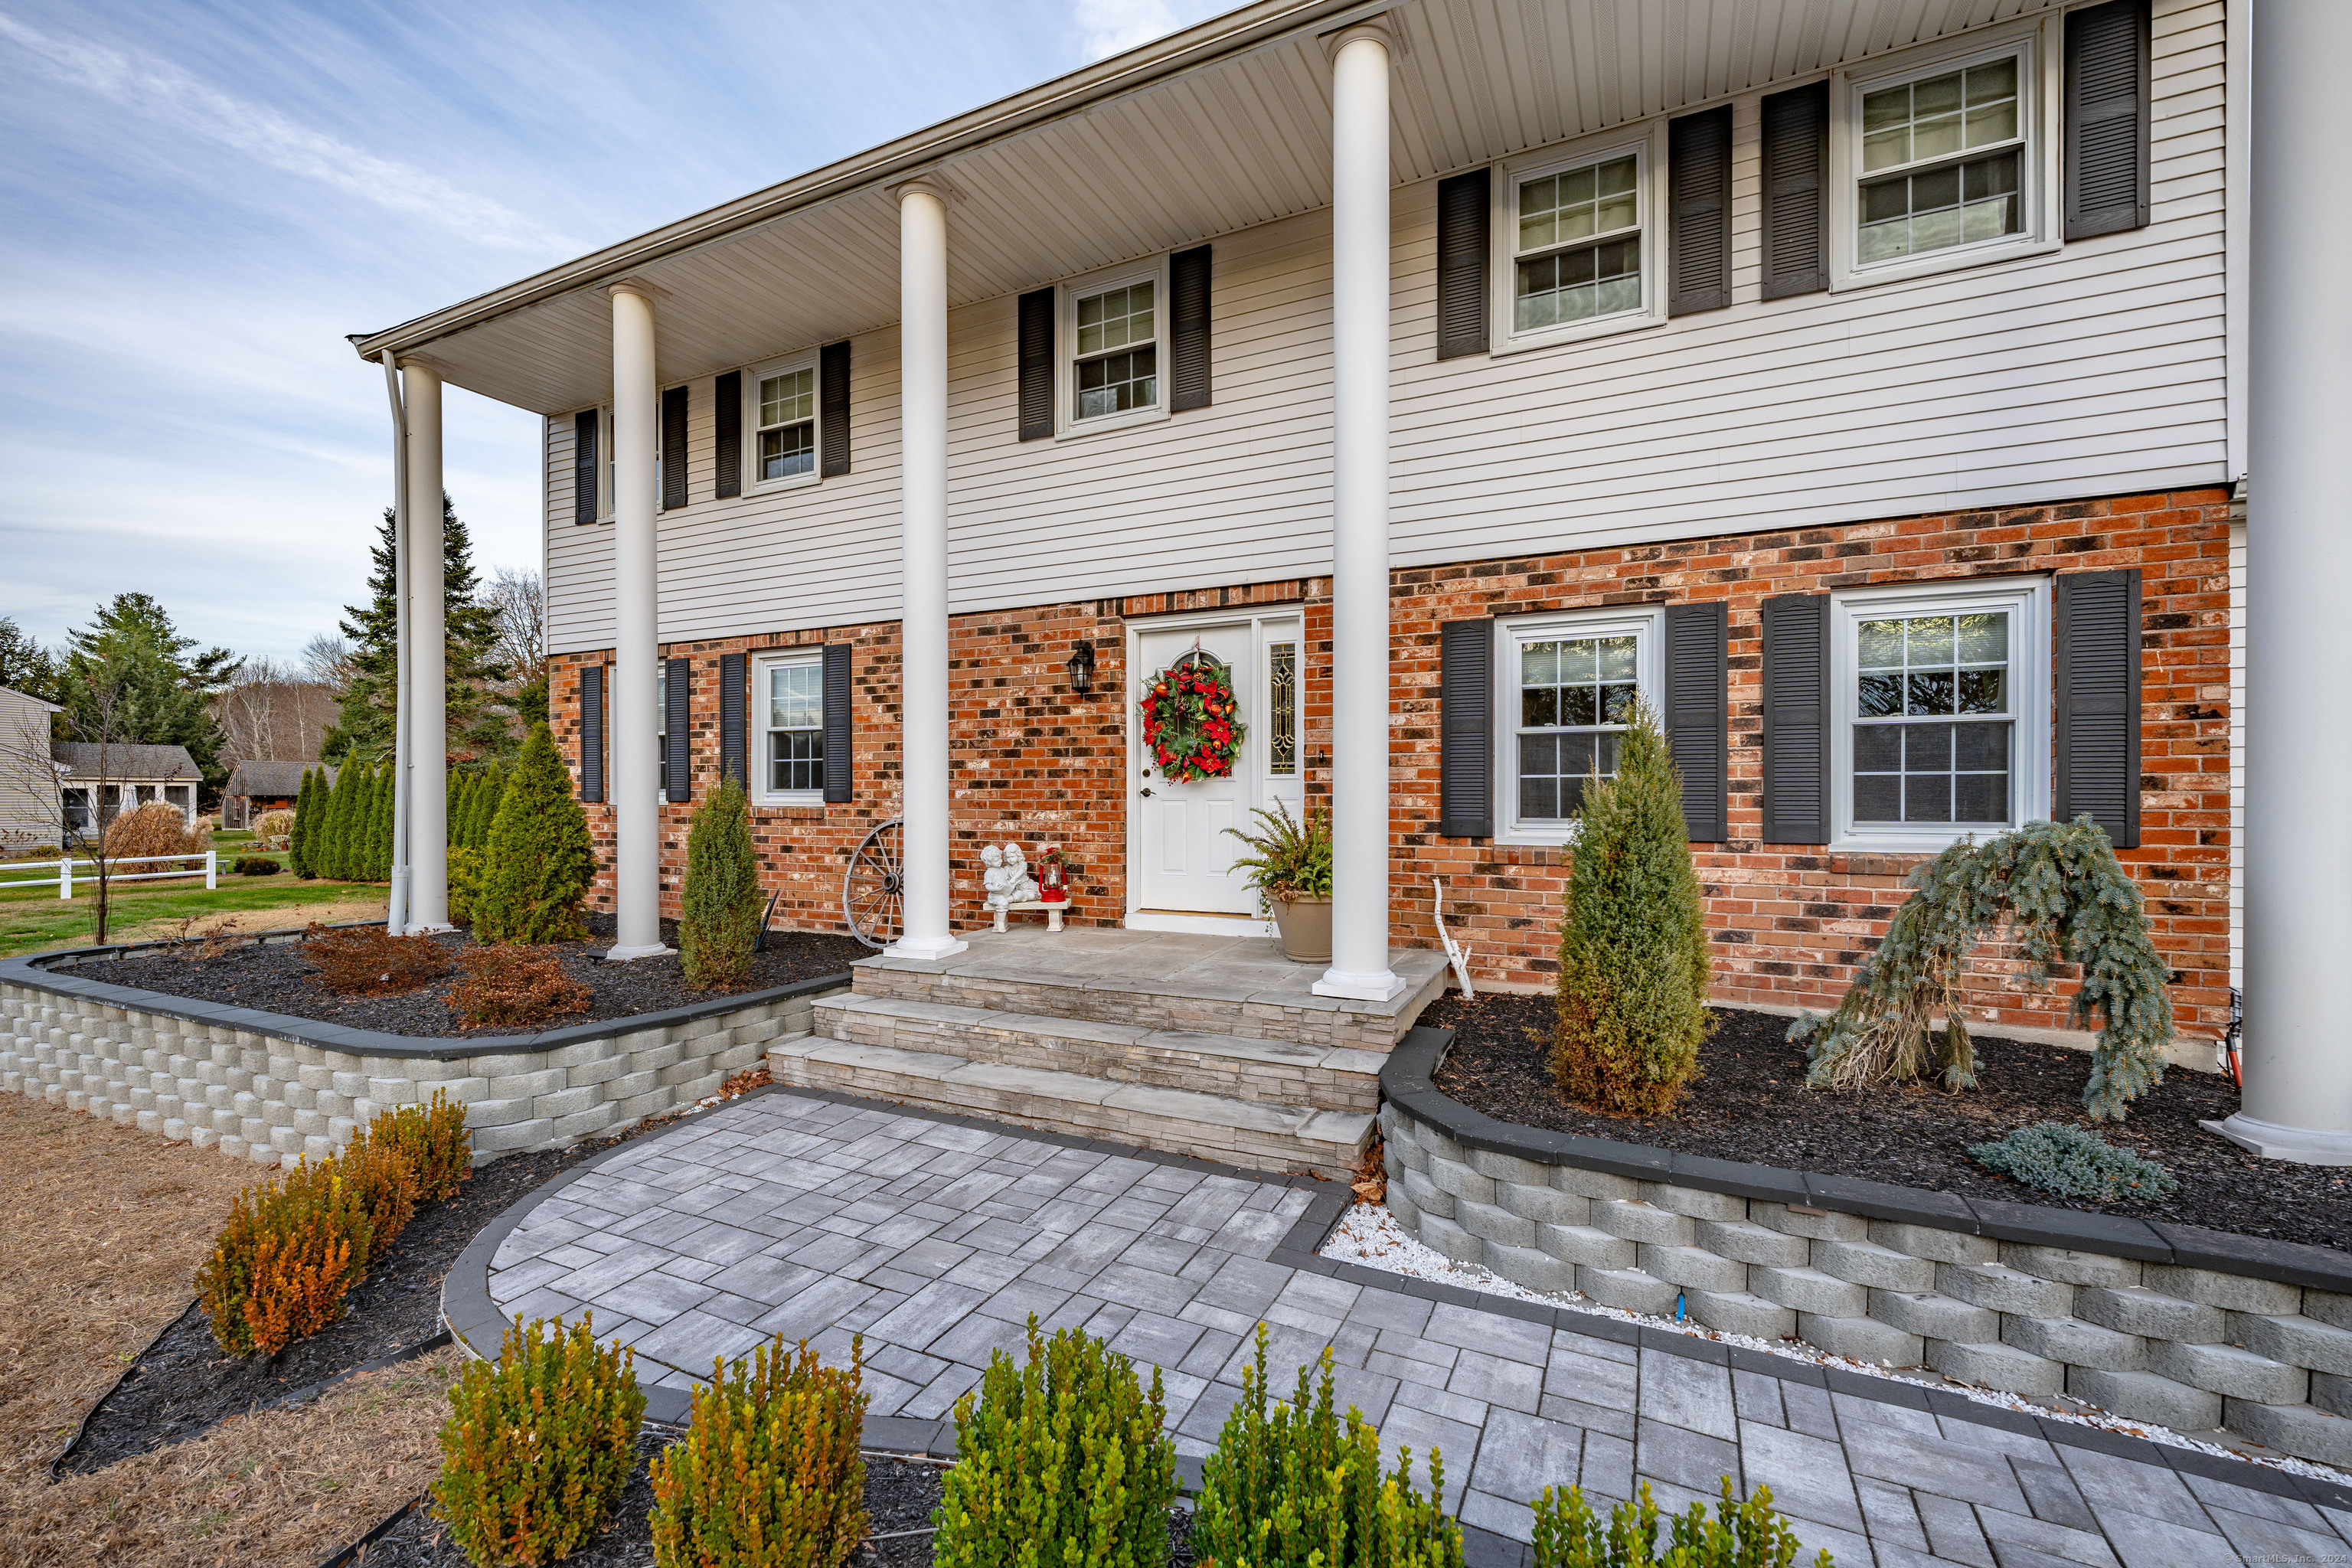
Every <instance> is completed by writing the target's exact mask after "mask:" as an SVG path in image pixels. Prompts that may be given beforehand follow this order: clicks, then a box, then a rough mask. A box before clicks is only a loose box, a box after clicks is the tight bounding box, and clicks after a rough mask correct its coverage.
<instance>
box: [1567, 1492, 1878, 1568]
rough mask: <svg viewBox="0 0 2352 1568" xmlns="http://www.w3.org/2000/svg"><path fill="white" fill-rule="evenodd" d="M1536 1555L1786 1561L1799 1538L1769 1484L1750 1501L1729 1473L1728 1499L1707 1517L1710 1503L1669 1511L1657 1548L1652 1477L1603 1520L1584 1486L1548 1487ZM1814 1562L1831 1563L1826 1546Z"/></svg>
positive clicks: (1672, 1565) (1643, 1567)
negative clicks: (1739, 1494)
mask: <svg viewBox="0 0 2352 1568" xmlns="http://www.w3.org/2000/svg"><path fill="white" fill-rule="evenodd" d="M1535 1513H1536V1521H1535V1542H1534V1547H1535V1556H1534V1562H1533V1565H1532V1568H1652V1565H1653V1564H1654V1565H1656V1568H1789V1565H1790V1563H1794V1562H1795V1561H1796V1560H1797V1553H1798V1552H1800V1551H1801V1550H1802V1547H1801V1543H1800V1542H1798V1540H1797V1538H1796V1536H1795V1535H1794V1534H1793V1533H1791V1532H1790V1529H1789V1521H1787V1520H1784V1519H1782V1518H1781V1517H1780V1514H1779V1512H1778V1511H1776V1510H1774V1509H1773V1507H1772V1489H1771V1488H1769V1487H1758V1488H1757V1489H1756V1491H1755V1494H1754V1495H1753V1496H1751V1497H1750V1498H1748V1500H1747V1501H1746V1502H1740V1501H1738V1500H1737V1499H1735V1498H1734V1497H1733V1496H1732V1491H1731V1478H1730V1477H1729V1476H1726V1477H1724V1478H1723V1501H1722V1502H1720V1503H1718V1504H1717V1508H1716V1515H1715V1517H1713V1518H1710V1517H1708V1514H1707V1511H1706V1504H1705V1503H1696V1502H1695V1503H1693V1504H1691V1505H1690V1511H1689V1512H1687V1513H1684V1514H1679V1515H1672V1516H1669V1521H1668V1525H1667V1546H1666V1552H1665V1554H1664V1556H1660V1555H1658V1554H1657V1551H1656V1548H1657V1543H1658V1505H1657V1504H1656V1503H1655V1502H1654V1501H1652V1500H1651V1498H1650V1483H1649V1482H1647V1481H1643V1483H1642V1491H1641V1496H1640V1497H1639V1499H1637V1500H1634V1501H1632V1502H1621V1503H1619V1504H1618V1505H1617V1507H1616V1508H1615V1509H1614V1510H1612V1512H1611V1514H1610V1516H1609V1522H1608V1524H1607V1525H1605V1526H1604V1525H1602V1523H1601V1521H1600V1519H1599V1518H1598V1517H1596V1516H1595V1515H1594V1513H1593V1511H1592V1508H1591V1504H1589V1503H1587V1502H1586V1501H1585V1500H1584V1489H1583V1488H1581V1487H1570V1488H1569V1489H1568V1490H1567V1491H1565V1492H1561V1491H1559V1489H1556V1488H1552V1487H1546V1488H1544V1489H1543V1495H1542V1496H1541V1497H1539V1498H1538V1499H1537V1500H1536V1502H1535ZM1812 1568H1832V1559H1831V1557H1830V1554H1829V1552H1828V1550H1827V1549H1826V1548H1824V1549H1822V1551H1821V1552H1818V1553H1817V1554H1815V1556H1814V1558H1813V1561H1812Z"/></svg>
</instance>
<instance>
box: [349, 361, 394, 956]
mask: <svg viewBox="0 0 2352 1568" xmlns="http://www.w3.org/2000/svg"><path fill="white" fill-rule="evenodd" d="M383 390H384V395H386V396H388V397H389V398H391V399H392V559H393V571H394V578H393V583H394V589H393V599H394V609H395V615H396V620H395V623H394V624H395V626H396V630H395V631H394V636H393V646H394V670H395V674H394V678H393V683H392V685H393V731H392V732H393V742H392V901H391V903H390V905H389V906H388V908H387V910H386V917H387V918H386V921H385V926H386V929H388V930H389V931H391V932H392V934H393V935H394V936H402V935H405V934H406V932H407V931H408V666H409V658H408V413H407V410H406V409H405V408H404V406H403V405H402V403H401V397H400V367H399V366H398V365H397V364H395V363H394V362H393V357H392V351H391V350H390V349H386V350H384V351H383ZM346 765H348V763H346Z"/></svg>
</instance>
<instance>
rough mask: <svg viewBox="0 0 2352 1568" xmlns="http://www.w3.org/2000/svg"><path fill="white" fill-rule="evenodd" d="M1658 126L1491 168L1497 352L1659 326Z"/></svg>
mask: <svg viewBox="0 0 2352 1568" xmlns="http://www.w3.org/2000/svg"><path fill="white" fill-rule="evenodd" d="M1665 124H1666V122H1665V121H1664V120H1658V121H1654V122H1652V123H1651V124H1649V125H1647V126H1643V127H1636V128H1633V130H1630V131H1621V132H1612V134H1611V135H1609V136H1607V137H1605V138H1588V139H1587V140H1585V141H1583V142H1578V143H1575V144H1574V145H1572V146H1570V147H1568V148H1565V149H1562V148H1557V147H1555V148H1549V149H1547V150H1545V151H1543V152H1541V153H1530V154H1528V156H1526V157H1524V158H1518V159H1515V160H1513V161H1512V162H1510V163H1506V164H1503V165H1501V166H1499V167H1498V168H1497V169H1496V173H1495V183H1494V201H1495V213H1494V233H1495V256H1494V265H1495V272H1494V275H1493V279H1494V280H1493V287H1492V294H1493V297H1494V300H1495V316H1494V321H1493V323H1492V328H1491V332H1490V337H1489V341H1490V342H1493V343H1494V344H1496V346H1497V348H1498V350H1499V351H1500V352H1504V353H1508V352H1509V351H1511V350H1513V349H1522V348H1535V347H1539V346H1542V345H1544V344H1547V343H1552V342H1561V341H1564V340H1573V339H1577V338H1582V337H1590V336H1593V335H1595V334H1599V333H1604V332H1613V331H1622V330H1624V329H1626V328H1628V327H1639V326H1646V325H1649V324H1651V323H1652V322H1654V321H1664V320H1665V307H1664V299H1665V287H1664V250H1665V247H1664V237H1665V221H1664V193H1663V189H1662V187H1663V185H1664V177H1663V171H1664V168H1665V166H1666V165H1665V151H1664V148H1665V133H1666V132H1665Z"/></svg>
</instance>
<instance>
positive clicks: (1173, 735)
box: [1140, 654, 1244, 784]
mask: <svg viewBox="0 0 2352 1568" xmlns="http://www.w3.org/2000/svg"><path fill="white" fill-rule="evenodd" d="M1140 707H1141V709H1142V714H1143V743H1144V745H1145V746H1146V747H1148V748H1150V752H1151V756H1152V760H1153V761H1154V762H1156V763H1159V764H1160V773H1162V774H1163V775H1164V776H1166V777H1167V778H1169V779H1171V780H1172V781H1174V782H1176V783H1178V784H1187V783H1190V782H1192V781H1193V780H1195V779H1213V778H1223V776H1225V775H1226V774H1228V773H1232V772H1233V771H1234V758H1235V757H1236V756H1237V755H1238V754H1239V752H1240V751H1241V744H1242V736H1243V734H1244V726H1243V724H1242V721H1241V714H1240V710H1239V705H1238V704H1237V703H1236V702H1235V701H1234V688H1233V683H1232V682H1231V681H1230V680H1228V679H1226V678H1225V669H1224V667H1223V665H1220V664H1217V663H1214V662H1213V661H1212V660H1209V659H1207V658H1195V657H1194V656H1192V655H1190V654H1188V655H1186V656H1185V657H1184V658H1182V659H1180V660H1178V661H1177V662H1176V663H1174V664H1171V665H1170V666H1169V667H1168V668H1166V669H1163V670H1161V671H1160V673H1159V674H1158V675H1155V676H1153V677H1152V678H1151V684H1150V686H1149V687H1148V688H1147V689H1145V691H1144V693H1143V701H1142V703H1141V704H1140Z"/></svg>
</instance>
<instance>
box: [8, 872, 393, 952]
mask: <svg viewBox="0 0 2352 1568" xmlns="http://www.w3.org/2000/svg"><path fill="white" fill-rule="evenodd" d="M75 869H76V876H75V879H74V897H73V898H72V899H71V900H65V899H60V898H58V895H57V891H56V889H55V887H54V886H52V887H51V888H50V889H47V891H43V890H41V889H11V890H8V891H5V892H0V958H14V957H16V955H18V954H19V953H26V952H45V951H47V950H50V949H54V948H61V947H79V946H84V945H87V944H88V943H89V942H91V941H92V940H93V931H94V928H95V926H96V924H97V910H96V907H95V906H96V904H97V901H98V900H97V888H96V886H95V884H86V883H84V882H83V881H82V879H81V877H80V875H79V870H80V868H79V867H77V868H75ZM384 896H385V892H384V889H383V888H382V887H381V886H377V885H372V884H369V883H365V882H328V881H317V882H304V881H298V880H296V879H294V878H292V877H289V876H286V875H285V874H283V873H280V874H279V875H278V876H275V877H232V876H230V875H228V874H227V873H226V870H224V871H223V873H222V875H221V878H220V886H219V887H218V888H217V889H215V890H214V891H212V892H206V891H205V886H204V882H203V880H202V879H200V878H199V879H193V880H191V881H190V882H186V883H178V882H132V883H129V884H127V885H125V886H122V887H121V888H119V889H116V891H115V892H114V894H113V896H112V898H111V899H110V900H109V902H110V915H111V919H110V920H109V921H108V922H107V924H108V929H107V933H106V934H107V940H108V941H109V942H141V941H152V940H154V939H156V938H158V937H164V936H169V935H171V934H173V931H172V928H173V926H175V925H176V924H177V922H179V921H184V920H187V919H190V918H191V917H193V918H194V919H195V920H197V921H200V922H201V923H202V924H205V925H210V924H212V923H213V922H214V921H217V920H218V919H220V918H221V917H222V916H225V915H239V916H255V915H258V916H260V917H261V918H259V919H251V918H248V919H244V920H240V921H239V922H238V924H239V926H240V928H241V929H243V930H246V931H261V930H268V929H280V928H283V927H286V926H289V925H297V926H299V925H302V924H305V923H307V920H308V918H309V917H310V915H312V914H315V913H320V912H322V910H321V907H322V906H328V905H341V906H345V907H343V908H341V909H339V910H335V911H333V912H332V913H331V914H329V915H327V918H328V919H330V920H360V919H363V918H365V914H364V911H363V910H361V909H360V908H359V907H358V906H360V905H362V904H366V905H373V908H374V910H375V911H376V912H377V913H378V914H379V915H380V914H381V912H382V910H383V901H384Z"/></svg>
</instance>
